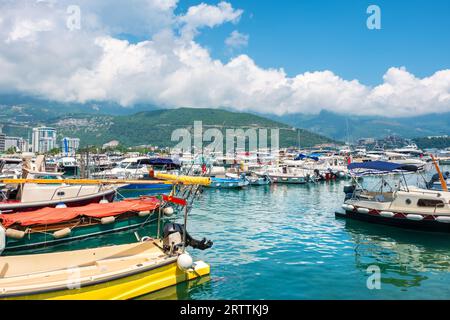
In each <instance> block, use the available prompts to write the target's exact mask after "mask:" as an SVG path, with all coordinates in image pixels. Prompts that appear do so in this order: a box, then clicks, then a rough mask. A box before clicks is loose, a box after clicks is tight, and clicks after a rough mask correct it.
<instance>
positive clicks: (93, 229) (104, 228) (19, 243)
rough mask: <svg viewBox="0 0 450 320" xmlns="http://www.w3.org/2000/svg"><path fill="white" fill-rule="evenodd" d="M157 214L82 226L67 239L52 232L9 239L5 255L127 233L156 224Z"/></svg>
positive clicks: (73, 230) (72, 231) (75, 229)
mask: <svg viewBox="0 0 450 320" xmlns="http://www.w3.org/2000/svg"><path fill="white" fill-rule="evenodd" d="M156 220H157V214H155V213H153V214H152V215H151V216H146V217H139V216H133V217H128V218H124V219H118V220H116V221H115V222H114V223H111V224H105V225H103V224H101V223H95V224H90V225H85V226H83V225H80V226H78V227H74V228H72V229H71V233H70V236H67V237H65V238H60V239H55V238H54V237H53V235H52V234H51V232H52V231H50V232H48V233H45V232H34V233H29V234H27V235H26V236H25V237H24V238H23V239H20V240H17V239H11V238H7V240H6V247H5V250H4V251H3V255H5V254H6V255H8V254H18V253H20V251H24V250H29V249H33V248H40V247H49V246H53V245H57V244H61V243H67V242H71V241H76V240H82V239H86V238H90V237H95V236H100V235H104V234H108V233H113V232H119V231H125V230H130V229H137V228H140V227H143V226H145V225H148V224H151V223H153V222H156Z"/></svg>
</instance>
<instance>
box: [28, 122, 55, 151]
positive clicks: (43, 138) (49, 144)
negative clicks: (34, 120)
mask: <svg viewBox="0 0 450 320" xmlns="http://www.w3.org/2000/svg"><path fill="white" fill-rule="evenodd" d="M31 145H32V146H31V147H32V151H33V152H34V153H46V152H49V151H50V150H52V149H55V148H56V130H55V129H54V128H49V127H39V128H33V136H32V142H31Z"/></svg>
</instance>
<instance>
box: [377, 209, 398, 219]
mask: <svg viewBox="0 0 450 320" xmlns="http://www.w3.org/2000/svg"><path fill="white" fill-rule="evenodd" d="M380 216H382V217H385V218H393V217H394V216H395V213H393V212H390V211H381V212H380Z"/></svg>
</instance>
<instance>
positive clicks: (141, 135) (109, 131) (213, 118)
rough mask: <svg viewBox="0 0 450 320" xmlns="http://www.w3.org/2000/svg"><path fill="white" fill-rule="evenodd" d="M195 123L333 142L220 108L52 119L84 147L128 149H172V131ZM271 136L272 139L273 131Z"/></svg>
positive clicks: (289, 140)
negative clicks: (118, 145) (108, 144)
mask: <svg viewBox="0 0 450 320" xmlns="http://www.w3.org/2000/svg"><path fill="white" fill-rule="evenodd" d="M194 121H202V124H203V130H207V129H209V128H217V129H220V130H222V133H223V135H224V136H225V130H226V129H244V130H246V129H250V128H260V129H269V130H270V129H275V128H278V129H279V130H280V131H279V132H280V145H281V146H282V147H288V146H297V145H298V142H299V137H300V144H301V146H302V147H311V146H314V145H317V144H322V143H333V142H334V141H333V140H332V139H329V138H327V137H324V136H321V135H318V134H314V133H311V132H309V131H307V130H295V129H293V128H292V127H291V126H289V125H286V124H284V123H280V122H276V121H273V120H269V119H267V118H263V117H260V116H256V115H253V114H249V113H237V112H229V111H224V110H218V109H189V108H181V109H167V110H155V111H145V112H139V113H136V114H133V115H124V116H110V115H85V114H78V115H67V116H62V117H58V118H56V119H53V121H52V123H51V125H52V126H54V127H56V128H57V129H58V132H59V134H60V135H63V136H72V137H79V138H80V139H81V141H82V145H87V144H89V145H102V144H104V143H106V142H109V141H112V140H118V141H119V142H120V143H121V144H122V145H125V146H137V145H144V144H145V145H157V146H173V145H175V144H176V143H177V142H172V141H171V136H172V132H173V131H174V130H176V129H183V128H186V129H188V130H189V131H190V132H191V133H192V132H193V126H194ZM268 135H269V137H270V131H269V132H268Z"/></svg>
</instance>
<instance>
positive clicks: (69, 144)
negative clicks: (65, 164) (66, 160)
mask: <svg viewBox="0 0 450 320" xmlns="http://www.w3.org/2000/svg"><path fill="white" fill-rule="evenodd" d="M79 147H80V139H78V138H69V137H65V138H63V139H62V140H61V150H62V152H63V153H64V154H65V155H75V153H76V151H77V150H78V148H79Z"/></svg>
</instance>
